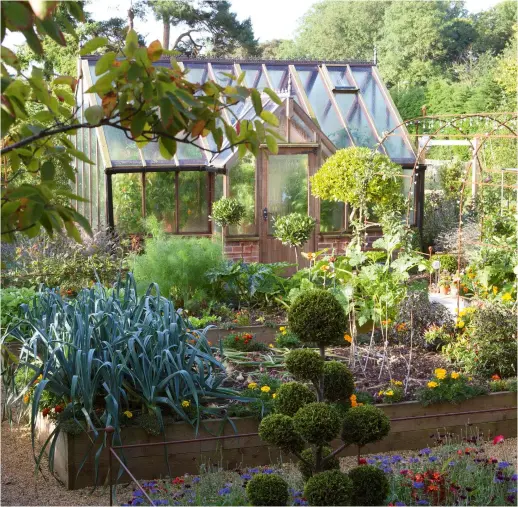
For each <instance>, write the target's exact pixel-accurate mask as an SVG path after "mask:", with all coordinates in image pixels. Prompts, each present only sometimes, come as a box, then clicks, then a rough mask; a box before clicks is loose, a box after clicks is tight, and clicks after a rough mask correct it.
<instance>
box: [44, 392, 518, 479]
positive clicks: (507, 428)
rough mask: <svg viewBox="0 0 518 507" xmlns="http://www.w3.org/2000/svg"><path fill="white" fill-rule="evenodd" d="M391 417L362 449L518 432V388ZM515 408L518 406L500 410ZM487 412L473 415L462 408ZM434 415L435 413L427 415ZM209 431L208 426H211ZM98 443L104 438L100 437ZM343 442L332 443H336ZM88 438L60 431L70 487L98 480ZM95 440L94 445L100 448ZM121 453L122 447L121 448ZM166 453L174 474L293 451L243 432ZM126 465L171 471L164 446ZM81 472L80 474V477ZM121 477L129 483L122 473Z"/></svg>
mask: <svg viewBox="0 0 518 507" xmlns="http://www.w3.org/2000/svg"><path fill="white" fill-rule="evenodd" d="M378 406H379V407H380V408H381V409H383V410H384V412H385V413H386V414H387V415H388V417H390V418H391V419H392V424H391V431H390V434H389V435H388V436H387V437H386V438H385V439H383V440H382V441H381V442H377V443H376V444H370V445H368V446H366V447H365V448H364V449H362V454H369V453H378V452H388V451H398V450H406V449H422V448H424V447H429V446H432V445H433V444H434V442H435V440H434V438H433V436H434V434H435V433H436V432H437V431H439V432H440V433H446V432H450V433H455V434H456V435H459V436H461V435H462V436H466V428H467V425H468V424H469V425H470V426H469V427H470V428H471V430H472V431H473V432H474V431H475V430H476V429H478V431H480V432H483V433H484V435H485V436H486V437H489V436H495V435H504V436H505V437H506V438H511V437H515V436H516V434H517V430H516V423H517V411H516V393H513V392H503V393H491V394H489V395H485V396H479V397H476V398H472V399H470V400H467V401H465V402H463V403H461V404H459V405H451V404H440V405H431V406H429V407H423V406H421V405H420V404H419V403H418V402H415V401H410V402H404V403H395V404H391V405H390V404H387V405H378ZM505 408H513V409H514V410H505V411H504V410H500V409H505ZM471 411H484V412H479V413H475V414H464V415H463V414H462V412H471ZM423 416H431V417H423ZM222 423H223V421H222V420H208V421H205V422H204V426H205V428H206V429H200V431H199V433H198V436H197V438H205V437H211V436H214V435H231V434H234V430H233V428H232V426H231V425H230V424H229V423H228V422H227V424H225V425H224V427H222ZM234 423H235V425H236V428H237V431H238V432H239V433H240V434H246V433H257V430H258V421H257V420H256V419H253V418H236V419H234ZM52 429H53V424H52V422H50V421H49V420H48V419H43V418H42V417H41V415H40V416H39V419H38V422H37V430H38V439H39V441H40V442H42V441H45V439H46V438H47V437H48V435H49V434H50V432H51V431H52ZM207 430H209V431H207ZM191 438H195V435H194V431H193V429H192V428H191V427H190V426H189V425H187V424H186V423H175V424H171V425H169V426H167V427H166V440H168V441H169V440H186V439H191ZM123 439H124V442H123V443H124V444H125V445H128V444H137V443H151V442H162V441H163V437H162V436H160V437H154V436H150V435H148V434H147V433H146V432H145V431H144V430H143V429H142V428H139V427H130V428H125V429H124V430H123ZM98 440H99V442H100V441H101V438H99V439H98ZM339 444H340V442H339V441H335V442H333V447H337V446H338V445H339ZM89 445H90V444H89V439H88V437H87V436H86V435H85V434H82V435H79V436H74V435H70V434H65V433H61V434H60V436H59V438H58V442H57V445H56V451H55V458H54V460H55V461H54V467H55V474H56V476H57V477H58V478H59V479H60V480H61V481H62V482H63V483H64V484H65V486H66V487H67V488H68V489H78V488H83V487H87V486H92V485H93V484H94V477H95V476H94V460H93V453H91V454H92V455H91V456H90V457H89V458H88V460H87V461H86V463H85V465H84V467H83V469H82V470H81V472H79V474H78V469H79V465H80V463H81V462H82V460H83V458H84V456H85V453H86V452H87V450H88V448H89ZM97 447H98V445H97V444H96V445H95V446H94V447H93V449H94V452H95V450H96V449H97ZM118 452H119V455H121V454H122V453H121V451H120V450H119V451H118ZM167 454H168V457H169V464H170V470H171V475H172V476H178V475H183V474H185V473H190V474H195V473H197V472H198V471H199V468H200V466H202V465H208V466H210V464H211V463H212V464H216V465H220V466H223V467H226V468H237V467H242V466H261V465H268V464H272V463H277V462H278V461H279V460H280V459H284V461H287V460H289V459H290V456H289V455H286V454H284V455H282V454H281V453H280V452H279V450H278V449H276V448H274V447H270V446H268V445H266V444H265V443H264V442H262V441H261V439H260V438H259V437H258V436H251V437H241V438H236V439H227V440H222V441H220V442H218V441H206V442H190V443H188V444H185V443H184V444H178V445H172V446H168V448H167ZM355 454H356V449H354V448H352V447H350V448H347V449H345V450H344V452H343V453H342V455H343V456H350V455H355ZM123 456H124V457H125V458H126V465H127V466H128V468H129V470H130V471H131V472H132V473H133V474H134V475H135V477H136V478H137V479H148V480H151V479H156V478H159V477H164V476H167V475H169V472H168V469H167V465H166V461H165V454H164V448H163V446H152V447H136V448H131V449H126V450H125V451H124V453H123ZM107 471H108V455H107V451H104V452H103V453H102V456H101V460H100V474H99V484H103V483H105V480H106V477H107ZM76 476H77V477H76ZM119 482H129V481H128V477H127V476H124V475H123V476H122V477H121V478H120V479H119Z"/></svg>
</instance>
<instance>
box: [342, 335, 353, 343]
mask: <svg viewBox="0 0 518 507" xmlns="http://www.w3.org/2000/svg"><path fill="white" fill-rule="evenodd" d="M344 340H345V341H346V342H349V343H352V342H353V339H352V337H351V336H350V335H348V334H344Z"/></svg>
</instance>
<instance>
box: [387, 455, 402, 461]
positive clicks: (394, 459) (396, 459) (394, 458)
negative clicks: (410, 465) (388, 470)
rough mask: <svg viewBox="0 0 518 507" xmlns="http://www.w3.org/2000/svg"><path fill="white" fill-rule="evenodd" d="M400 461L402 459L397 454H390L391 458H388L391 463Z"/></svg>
mask: <svg viewBox="0 0 518 507" xmlns="http://www.w3.org/2000/svg"><path fill="white" fill-rule="evenodd" d="M400 461H403V458H402V457H401V456H398V455H395V456H392V459H391V460H390V462H391V463H399V462H400Z"/></svg>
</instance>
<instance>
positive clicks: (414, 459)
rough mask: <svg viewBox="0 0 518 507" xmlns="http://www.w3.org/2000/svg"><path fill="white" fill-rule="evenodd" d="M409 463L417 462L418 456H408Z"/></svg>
mask: <svg viewBox="0 0 518 507" xmlns="http://www.w3.org/2000/svg"><path fill="white" fill-rule="evenodd" d="M408 462H409V463H419V458H408Z"/></svg>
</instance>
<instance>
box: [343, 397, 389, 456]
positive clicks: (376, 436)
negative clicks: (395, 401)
mask: <svg viewBox="0 0 518 507" xmlns="http://www.w3.org/2000/svg"><path fill="white" fill-rule="evenodd" d="M389 431H390V419H389V418H388V417H387V416H386V415H385V412H383V410H381V409H379V408H377V407H373V406H372V405H363V406H360V407H354V408H351V409H350V410H348V411H347V413H346V414H345V418H344V420H343V427H342V440H343V441H344V443H346V444H349V445H351V444H355V445H358V446H360V447H363V446H364V445H366V444H370V443H372V442H377V441H378V440H381V439H382V438H383V437H386V436H387V435H388V433H389Z"/></svg>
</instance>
